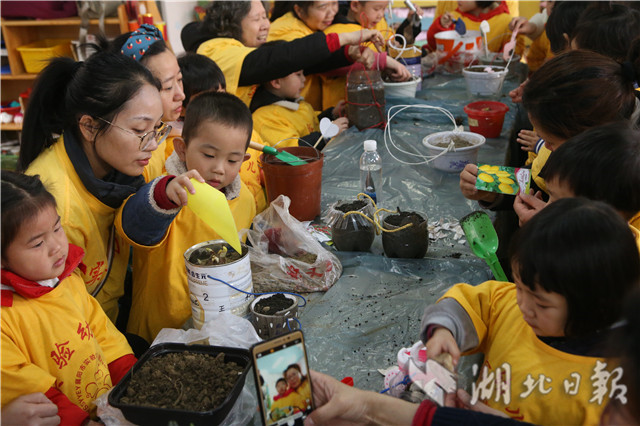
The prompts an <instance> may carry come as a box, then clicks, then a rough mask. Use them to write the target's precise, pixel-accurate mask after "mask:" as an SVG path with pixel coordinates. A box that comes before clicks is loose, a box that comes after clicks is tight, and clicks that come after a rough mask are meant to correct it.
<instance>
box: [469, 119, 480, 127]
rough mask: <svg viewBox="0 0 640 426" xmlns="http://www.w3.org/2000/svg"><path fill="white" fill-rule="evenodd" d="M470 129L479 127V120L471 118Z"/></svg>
mask: <svg viewBox="0 0 640 426" xmlns="http://www.w3.org/2000/svg"><path fill="white" fill-rule="evenodd" d="M469 127H478V120H476V119H475V118H469Z"/></svg>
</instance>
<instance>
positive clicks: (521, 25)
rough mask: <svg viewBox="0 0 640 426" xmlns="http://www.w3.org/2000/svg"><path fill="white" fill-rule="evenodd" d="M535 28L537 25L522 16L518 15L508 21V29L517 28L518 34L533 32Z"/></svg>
mask: <svg viewBox="0 0 640 426" xmlns="http://www.w3.org/2000/svg"><path fill="white" fill-rule="evenodd" d="M537 29H538V27H537V26H535V25H534V24H532V23H531V22H529V20H528V19H527V18H525V17H524V16H518V17H516V18H513V19H512V20H511V22H509V30H510V31H514V30H518V34H524V35H529V34H533V33H534V32H535V31H536V30H537Z"/></svg>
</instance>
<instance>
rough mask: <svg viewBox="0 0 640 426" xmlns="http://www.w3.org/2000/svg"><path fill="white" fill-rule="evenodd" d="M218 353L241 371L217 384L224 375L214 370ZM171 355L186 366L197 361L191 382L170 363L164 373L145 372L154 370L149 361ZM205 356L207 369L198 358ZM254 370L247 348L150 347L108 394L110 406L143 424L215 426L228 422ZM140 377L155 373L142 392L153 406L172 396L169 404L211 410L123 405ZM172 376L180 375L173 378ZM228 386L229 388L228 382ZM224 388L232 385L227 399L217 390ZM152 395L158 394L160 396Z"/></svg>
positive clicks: (224, 392)
mask: <svg viewBox="0 0 640 426" xmlns="http://www.w3.org/2000/svg"><path fill="white" fill-rule="evenodd" d="M193 354H195V356H194V355H193ZM219 354H222V356H223V357H224V363H225V364H229V365H228V366H230V365H231V364H230V363H234V364H236V365H237V368H236V369H234V370H235V372H232V374H231V376H232V377H227V378H225V380H223V381H222V384H219V383H215V382H214V381H215V380H216V379H217V376H220V371H218V372H217V373H215V369H216V368H219V361H220V360H218V361H215V358H216V356H219ZM167 355H168V356H176V355H181V356H182V358H183V360H184V363H190V362H193V363H194V366H193V367H189V366H186V365H185V366H186V367H187V368H188V369H191V370H193V373H194V374H195V376H194V377H191V378H190V377H189V376H188V372H186V373H185V372H184V371H182V372H181V371H179V370H180V364H181V363H180V362H179V361H178V362H173V363H172V364H170V365H168V366H167V368H166V370H165V371H161V370H158V369H154V371H146V370H149V368H146V367H149V366H151V363H150V362H151V361H152V360H154V359H155V361H156V362H157V361H161V358H159V357H163V356H167ZM201 355H207V356H208V357H210V358H209V360H208V362H210V363H212V364H210V365H207V364H205V365H206V367H203V365H202V363H203V362H205V363H206V362H207V361H204V360H202V359H199V358H200V357H201ZM145 364H147V365H145ZM228 366H226V367H228ZM224 367H225V366H223V368H224ZM250 368H251V358H250V356H249V351H247V350H245V349H238V348H227V347H223V346H205V345H185V344H181V343H162V344H159V345H156V346H153V347H151V348H150V349H149V350H148V351H147V352H145V353H144V354H143V355H142V357H141V358H140V359H139V360H138V362H136V364H135V365H134V366H133V367H132V368H131V370H130V371H129V372H128V373H127V374H126V375H125V376H124V378H123V379H122V380H121V381H120V383H118V384H117V385H116V386H115V387H114V389H113V391H111V393H110V394H109V404H110V405H112V406H113V407H116V408H119V409H120V410H121V411H122V414H123V415H124V417H125V418H126V419H127V420H129V421H130V422H132V423H135V424H139V425H168V424H172V425H185V426H187V425H217V424H220V423H222V421H224V419H225V418H226V417H227V415H228V414H229V412H230V411H231V409H232V408H233V405H234V404H235V402H236V400H237V399H238V396H239V395H240V392H241V391H242V388H243V387H244V382H245V379H246V377H247V373H248V371H249V369H250ZM141 374H151V377H153V379H150V380H148V381H147V383H148V386H149V387H148V389H145V390H144V392H149V398H150V399H149V400H150V401H153V402H152V403H158V402H160V401H161V400H162V399H163V398H167V397H168V399H170V400H172V403H171V404H170V405H179V406H184V404H185V401H187V402H188V403H189V404H196V403H199V404H203V403H204V404H205V405H207V404H208V405H210V406H211V408H210V409H202V410H201V411H192V410H188V409H184V408H160V407H153V406H144V405H134V404H131V403H126V402H125V401H127V397H129V395H128V394H127V392H128V388H129V385H130V383H131V382H132V377H136V375H141ZM174 374H175V375H176V377H172V376H173V375H174ZM196 376H197V378H196ZM225 382H226V385H225V384H224V383H225ZM224 386H228V388H229V390H228V391H223V392H222V393H223V395H218V394H217V393H219V392H220V391H219V389H220V388H221V387H224ZM152 392H157V394H153V393H152ZM136 393H137V391H133V392H132V394H133V396H134V397H135V394H136ZM139 393H143V392H139ZM154 395H155V396H154ZM188 395H192V396H188ZM196 401H199V402H196ZM216 401H218V402H216Z"/></svg>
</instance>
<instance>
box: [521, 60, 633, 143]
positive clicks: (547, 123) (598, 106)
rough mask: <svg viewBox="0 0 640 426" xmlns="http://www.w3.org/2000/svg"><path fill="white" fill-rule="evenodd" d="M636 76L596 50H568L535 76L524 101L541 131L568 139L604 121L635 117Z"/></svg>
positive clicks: (549, 62)
mask: <svg viewBox="0 0 640 426" xmlns="http://www.w3.org/2000/svg"><path fill="white" fill-rule="evenodd" d="M636 75H637V72H636V74H634V72H633V70H632V71H631V73H629V72H628V71H627V70H626V69H625V67H624V66H623V65H620V64H619V63H617V62H616V61H614V60H613V59H611V58H608V57H606V56H603V55H600V54H598V53H595V52H590V51H588V50H573V51H569V52H565V53H563V54H561V55H558V56H556V57H554V58H552V59H550V60H549V61H548V62H547V63H545V64H544V65H542V66H541V67H540V69H538V70H537V71H536V72H535V73H533V74H532V75H531V77H530V78H529V81H528V82H527V84H526V85H525V86H524V91H523V95H522V104H523V106H524V108H525V109H526V110H527V112H528V113H529V116H530V117H531V119H532V120H535V121H537V125H539V127H540V128H541V130H544V131H546V132H547V133H550V134H553V135H555V136H557V137H559V138H562V139H564V140H566V139H569V138H570V137H572V136H575V135H577V134H579V133H582V132H583V131H585V130H587V129H589V128H591V127H594V126H598V125H600V124H605V123H610V122H612V121H619V120H628V119H630V118H631V115H632V113H633V111H634V109H635V105H636V97H635V95H634V89H633V81H634V80H633V78H634V76H636Z"/></svg>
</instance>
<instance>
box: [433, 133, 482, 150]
mask: <svg viewBox="0 0 640 426" xmlns="http://www.w3.org/2000/svg"><path fill="white" fill-rule="evenodd" d="M451 142H453V146H455V147H456V148H464V147H467V146H473V145H474V143H473V142H470V141H468V140H466V139H465V138H463V137H462V136H456V135H451V136H446V137H444V138H442V139H441V140H439V141H438V142H432V145H434V146H437V147H440V148H446V147H448V146H449V144H450V143H451Z"/></svg>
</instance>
